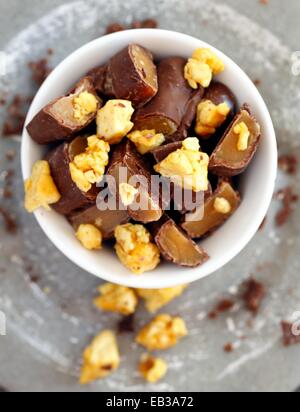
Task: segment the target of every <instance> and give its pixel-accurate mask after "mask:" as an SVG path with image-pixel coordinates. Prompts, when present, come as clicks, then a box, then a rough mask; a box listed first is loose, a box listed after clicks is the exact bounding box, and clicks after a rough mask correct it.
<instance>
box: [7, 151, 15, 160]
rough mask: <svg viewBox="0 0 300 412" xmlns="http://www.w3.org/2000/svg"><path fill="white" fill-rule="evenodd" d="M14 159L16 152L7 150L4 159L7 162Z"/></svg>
mask: <svg viewBox="0 0 300 412" xmlns="http://www.w3.org/2000/svg"><path fill="white" fill-rule="evenodd" d="M15 157H16V151H15V150H9V151H8V152H6V153H5V158H6V160H8V161H9V162H13V161H14V160H15Z"/></svg>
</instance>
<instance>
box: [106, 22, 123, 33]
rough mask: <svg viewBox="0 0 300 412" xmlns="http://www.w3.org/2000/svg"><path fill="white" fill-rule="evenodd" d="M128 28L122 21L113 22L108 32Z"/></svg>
mask: <svg viewBox="0 0 300 412" xmlns="http://www.w3.org/2000/svg"><path fill="white" fill-rule="evenodd" d="M123 30H126V27H125V26H123V24H120V23H112V24H110V25H109V26H107V28H106V34H112V33H117V32H119V31H123Z"/></svg>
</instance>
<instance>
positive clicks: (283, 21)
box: [0, 0, 300, 392]
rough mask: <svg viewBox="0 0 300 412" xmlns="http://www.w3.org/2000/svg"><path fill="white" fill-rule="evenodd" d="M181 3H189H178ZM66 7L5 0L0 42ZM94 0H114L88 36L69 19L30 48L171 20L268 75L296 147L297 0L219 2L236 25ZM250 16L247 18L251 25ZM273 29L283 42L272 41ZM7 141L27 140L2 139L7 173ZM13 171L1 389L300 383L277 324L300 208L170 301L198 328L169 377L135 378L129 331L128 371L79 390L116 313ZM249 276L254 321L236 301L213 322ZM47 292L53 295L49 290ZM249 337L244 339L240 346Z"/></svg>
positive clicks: (172, 358)
mask: <svg viewBox="0 0 300 412" xmlns="http://www.w3.org/2000/svg"><path fill="white" fill-rule="evenodd" d="M174 2H176V5H177V6H178V5H180V7H174V4H173V3H174ZM65 3H72V2H71V1H69V2H66V1H61V0H51V1H50V0H43V1H37V0H23V1H21V0H10V1H9V2H6V1H4V0H1V2H0V34H1V35H0V49H5V48H6V47H7V46H8V45H9V41H10V40H11V39H12V38H14V37H15V36H16V35H17V33H18V32H20V31H22V30H24V29H26V28H27V27H28V25H30V24H32V23H33V22H35V21H36V20H37V19H39V18H40V17H42V16H44V15H45V14H46V13H47V12H49V11H50V10H52V9H54V8H55V7H56V6H58V5H61V4H65ZM94 3H95V5H96V6H97V4H98V6H99V5H100V6H101V4H100V3H105V7H102V8H101V7H100V6H99V9H100V11H101V12H99V16H101V17H99V26H98V27H94V29H93V31H92V32H89V33H88V32H85V31H84V30H83V31H82V32H79V33H78V32H77V31H76V25H74V35H73V36H71V38H66V37H65V36H64V34H65V33H64V30H63V28H62V27H61V28H60V30H61V38H60V42H58V41H57V39H55V40H53V39H52V38H47V37H46V36H41V37H40V38H38V39H36V41H35V42H34V44H31V45H30V47H31V48H30V50H31V51H30V53H32V56H33V58H35V57H38V56H43V55H44V54H45V50H46V49H47V47H53V48H54V49H55V55H54V56H53V58H52V62H51V63H52V64H53V65H55V64H56V63H58V62H59V61H60V60H61V59H62V58H63V57H64V56H66V55H67V54H68V53H69V52H70V51H72V50H74V49H75V48H76V47H78V46H79V45H80V44H83V43H84V42H85V41H88V40H90V39H91V38H93V37H95V36H96V35H100V34H101V33H102V32H103V29H104V27H105V26H106V24H108V23H109V22H111V21H114V20H119V21H123V20H125V21H126V22H127V21H128V22H129V21H131V20H133V19H135V18H140V17H149V16H154V17H158V19H159V20H160V26H161V27H162V28H170V29H177V30H179V31H184V32H187V33H190V34H192V35H195V36H198V37H201V38H203V40H207V41H209V42H211V43H213V44H215V45H216V46H219V47H220V48H221V49H223V50H224V51H225V53H228V54H229V55H230V56H231V57H233V58H234V59H235V60H236V61H237V62H238V63H239V64H240V65H241V66H242V67H243V68H244V69H245V70H246V71H247V72H248V73H249V75H250V76H251V77H252V78H253V79H256V78H259V79H261V80H262V85H261V92H262V94H263V97H264V98H265V100H266V102H267V104H268V106H269V108H270V111H271V114H272V116H273V120H274V124H275V127H276V131H277V136H278V141H279V145H280V149H281V151H282V152H291V151H293V152H295V153H298V154H299V126H298V124H297V118H298V120H299V115H298V113H299V110H300V107H299V104H300V103H299V96H298V90H299V79H295V78H293V77H292V76H291V72H290V61H289V53H291V51H293V50H299V49H300V45H299V34H300V33H299V17H300V3H299V1H297V0H289V2H282V1H281V0H270V2H269V5H267V6H263V5H261V4H260V3H259V1H258V0H251V1H249V0H239V1H234V0H229V1H226V2H222V1H210V3H212V4H215V5H220V4H221V5H222V4H223V5H224V4H225V5H226V6H228V7H230V8H232V9H233V10H236V11H237V12H238V14H237V16H238V18H237V20H236V22H235V21H234V22H231V21H230V22H226V18H225V19H224V16H223V17H222V16H221V14H222V13H221V12H220V15H217V16H216V18H215V19H214V16H213V13H211V12H209V13H207V12H206V11H205V9H202V8H201V7H202V5H203V4H204V3H205V2H204V1H202V0H199V2H195V1H187V0H185V1H182V2H180V1H179V0H174V1H173V0H169V1H166V0H164V1H156V0H152V1H143V2H142V1H140V0H131V1H128V2H127V3H126V4H127V6H126V8H125V6H124V2H123V1H122V2H121V1H120V2H119V6H120V7H118V1H117V0H114V1H110V2H102V1H101V0H99V1H96V0H94ZM197 4H199V7H198V8H197ZM142 5H143V6H142ZM168 5H169V7H170V10H168ZM160 10H162V12H161V13H160ZM218 10H221V9H218ZM120 16H122V17H120ZM230 16H233V14H232V13H231V14H230ZM242 16H246V17H248V19H249V20H246V23H245V21H244V20H241V19H242ZM82 18H83V17H82ZM248 22H254V23H255V24H256V25H255V27H252V26H251V24H252V23H251V24H250V23H249V36H247V24H248ZM233 23H234V24H233ZM235 23H236V25H237V28H236V29H237V31H235V27H234V26H235ZM239 24H246V29H244V31H243V32H242V31H239V30H238V29H239V27H238V25H239ZM59 27H60V26H59ZM260 28H261V29H260ZM264 29H266V30H267V31H264ZM41 33H43V30H42V29H41ZM241 33H243V34H241ZM271 33H273V34H274V35H275V36H276V38H277V39H274V38H271V37H270V36H271ZM253 36H254V38H253ZM277 41H278V42H277ZM257 51H259V53H256V52H257ZM28 58H29V55H28ZM17 65H18V67H17V71H15V72H13V73H12V74H10V76H9V77H8V80H7V81H6V82H5V84H4V86H3V87H4V88H5V90H6V92H7V91H8V92H9V94H13V93H14V92H15V91H16V90H20V89H21V90H22V91H26V93H27V92H28V93H29V92H32V91H33V87H32V84H31V83H30V81H29V79H28V73H27V72H26V64H25V60H24V61H22V58H21V57H20V61H18V62H17ZM0 91H2V90H1V89H0ZM294 113H295V116H294V117H293V114H294ZM0 115H1V112H0ZM2 116H3V111H2ZM10 148H14V149H16V150H17V151H18V150H19V141H18V139H17V138H16V139H13V140H4V139H1V138H0V161H1V163H0V169H1V170H0V173H1V172H2V171H3V170H5V169H7V167H8V164H7V163H6V162H5V160H4V155H5V152H6V150H8V149H10ZM14 167H15V170H16V171H17V173H18V176H17V179H16V181H15V199H14V200H13V201H11V202H10V203H8V202H6V205H7V206H9V207H10V209H11V210H12V212H14V213H15V215H16V216H17V217H18V220H19V222H20V232H19V234H18V236H15V237H11V236H7V234H5V232H4V231H3V229H2V227H0V245H1V247H0V266H1V268H4V270H3V271H2V273H0V310H2V311H4V312H5V313H6V315H7V329H8V333H7V336H6V337H1V336H0V386H1V385H2V386H4V387H5V388H7V389H8V390H10V391H105V390H112V391H119V390H120V391H121V390H132V391H136V392H140V391H147V390H156V391H164V390H167V391H168V390H185V391H187V390H194V391H293V390H295V388H296V387H297V386H299V382H300V362H299V356H300V347H293V348H289V349H283V348H282V345H281V343H280V328H279V323H280V320H281V319H283V318H287V317H289V316H290V315H291V314H292V313H293V312H295V311H297V310H298V311H299V310H300V286H299V269H300V267H299V266H300V265H299V263H300V262H299V245H300V243H299V208H297V210H296V211H295V214H294V216H293V219H292V220H291V221H290V222H289V223H288V224H287V225H286V227H284V228H283V229H280V230H278V229H275V228H274V226H273V215H274V213H275V212H276V210H277V208H278V204H277V203H276V202H274V204H273V205H272V207H271V211H270V214H269V218H268V222H267V226H266V228H265V229H264V231H263V232H261V233H259V234H258V235H257V236H256V238H255V239H254V240H253V241H252V242H251V244H250V245H249V246H248V247H247V248H246V250H245V251H244V252H243V253H242V254H241V255H240V256H239V257H238V258H236V259H235V260H234V261H233V262H232V263H230V265H227V266H226V267H225V268H224V269H222V270H221V271H219V272H218V273H216V274H214V275H213V276H211V277H210V278H208V279H205V280H203V281H201V282H197V283H196V284H195V285H193V286H192V287H191V288H190V289H189V290H188V291H187V292H186V294H185V295H184V296H183V297H182V298H180V299H179V300H177V301H176V302H174V303H172V305H170V308H168V309H167V311H170V312H171V313H179V314H180V315H182V316H183V317H184V318H185V319H186V320H187V323H188V327H189V329H190V331H191V334H190V337H189V338H188V339H186V340H185V341H184V342H182V343H181V344H180V345H178V347H176V348H174V349H173V350H171V351H169V352H168V353H167V354H164V355H163V356H164V357H165V358H166V359H167V360H168V362H169V364H170V371H169V374H168V376H167V378H166V379H165V380H164V381H163V382H162V383H160V384H158V385H155V386H153V387H152V386H150V387H149V386H148V385H146V384H144V383H143V382H142V381H141V379H140V378H139V377H138V376H137V374H136V363H137V361H138V356H139V355H138V354H139V353H140V351H139V350H138V349H137V348H136V347H135V346H134V345H133V344H132V336H122V337H121V338H120V346H121V352H122V360H123V362H122V367H121V369H120V371H118V372H117V373H116V374H115V375H114V376H113V377H111V378H109V379H108V380H106V381H101V382H99V383H95V384H94V385H91V386H90V387H87V388H81V387H79V386H78V385H77V383H76V382H77V376H78V370H79V366H80V357H81V351H82V349H83V348H84V347H85V345H86V344H87V343H88V341H89V339H90V338H91V337H92V336H93V335H95V334H96V333H97V332H98V331H99V330H101V329H102V328H103V327H110V328H113V327H114V326H115V324H116V323H117V321H118V317H117V316H114V315H109V314H105V315H103V314H101V313H99V312H97V311H96V310H95V309H94V308H93V307H92V303H91V302H92V298H93V296H95V288H96V286H98V285H99V281H98V280H97V279H95V278H93V277H92V276H90V275H88V274H85V273H82V271H80V270H79V269H78V268H76V267H75V266H74V265H73V264H72V263H70V262H68V261H66V259H65V258H64V257H63V256H62V255H61V254H60V253H59V252H58V251H56V250H55V249H54V247H53V246H52V245H51V244H50V243H49V241H48V240H47V239H46V238H45V236H44V235H43V234H42V233H41V230H40V229H39V227H38V226H37V224H36V222H35V220H34V219H33V218H32V217H30V216H29V217H28V216H27V215H26V214H25V213H24V211H23V210H22V196H23V193H22V182H21V178H20V174H19V161H18V158H17V159H16V161H15V165H14ZM286 184H293V185H294V187H295V190H296V191H297V192H299V190H298V189H299V173H298V175H297V176H296V177H294V178H287V177H286V176H284V175H282V174H280V175H279V178H278V187H282V186H284V185H286ZM27 261H30V264H32V265H33V267H34V270H35V271H36V272H37V273H38V275H39V278H40V281H39V283H38V284H37V285H32V284H30V282H29V278H28V271H26V262H27ZM258 266H259V268H258ZM251 274H252V275H254V276H255V277H257V278H258V279H260V280H262V281H263V282H264V283H265V284H266V285H267V287H268V290H269V293H268V297H267V299H266V301H265V302H264V306H263V310H262V312H261V313H260V314H259V316H258V317H257V318H255V319H251V316H250V315H249V314H248V313H246V312H245V311H244V310H243V309H242V308H240V307H239V305H240V303H238V305H237V307H236V310H235V311H234V312H232V313H230V314H228V315H225V316H222V317H220V319H218V320H216V321H215V322H211V321H209V320H207V319H206V318H205V314H206V313H207V312H208V311H209V310H210V309H211V308H212V307H213V305H214V303H215V302H216V301H217V300H218V299H219V298H220V297H221V296H224V295H225V296H227V295H233V296H235V294H236V289H237V287H238V285H240V283H241V282H242V281H243V279H246V278H248V277H249V276H250V275H251ZM45 288H46V289H48V291H51V293H46V290H45ZM237 301H238V302H239V300H238V299H237ZM148 319H149V315H147V314H146V313H145V311H144V310H143V309H141V310H140V311H139V313H138V316H137V323H138V325H142V324H143V323H144V322H145V321H146V320H148ZM250 319H251V322H252V323H253V326H252V327H251V328H250V327H249V326H248V325H249V320H250ZM232 322H233V323H234V325H235V327H234V328H232ZM230 325H231V326H230ZM242 334H244V335H246V336H247V340H246V341H245V342H242V343H241V342H240V340H239V337H240V336H241V335H242ZM229 341H230V342H234V343H235V342H237V343H239V345H241V346H238V347H237V349H236V351H235V352H234V353H233V354H230V355H228V354H224V353H223V351H222V347H223V345H224V344H225V343H227V342H229ZM224 373H225V374H224Z"/></svg>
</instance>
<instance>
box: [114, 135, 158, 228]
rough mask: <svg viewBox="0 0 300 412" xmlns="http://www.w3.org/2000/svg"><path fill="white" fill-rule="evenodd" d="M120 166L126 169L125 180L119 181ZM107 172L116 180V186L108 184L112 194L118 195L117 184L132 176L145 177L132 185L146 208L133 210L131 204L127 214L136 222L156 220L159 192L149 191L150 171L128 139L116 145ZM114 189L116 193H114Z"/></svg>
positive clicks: (138, 200)
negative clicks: (142, 180)
mask: <svg viewBox="0 0 300 412" xmlns="http://www.w3.org/2000/svg"><path fill="white" fill-rule="evenodd" d="M120 168H125V169H126V170H127V182H126V181H125V182H123V181H122V182H121V181H120ZM107 174H108V175H110V176H113V177H114V179H115V182H116V187H112V186H111V185H110V183H109V182H108V184H109V188H110V191H111V193H112V195H116V196H117V197H118V196H119V184H120V183H128V182H129V179H130V178H132V177H134V176H141V177H143V178H144V179H145V182H141V184H140V185H139V184H135V185H134V187H135V188H136V189H138V191H139V193H138V195H137V197H136V200H137V202H140V204H145V205H146V207H145V209H146V210H142V208H138V210H134V207H133V206H128V213H129V216H130V217H131V218H132V219H133V220H136V221H138V222H142V223H149V222H156V221H158V220H159V219H160V218H161V217H162V215H163V211H162V208H161V200H160V196H159V193H157V194H155V193H152V194H151V193H150V190H151V172H150V169H149V167H148V165H147V164H146V162H145V160H144V159H143V158H142V156H141V155H140V154H139V153H138V152H137V150H136V148H135V146H134V144H133V143H131V142H130V141H129V140H128V139H126V140H124V141H123V142H122V143H121V144H120V145H119V146H117V147H116V149H115V151H114V153H113V155H112V158H111V162H110V166H109V168H108V171H107ZM115 191H116V193H115Z"/></svg>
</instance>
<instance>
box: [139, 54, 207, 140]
mask: <svg viewBox="0 0 300 412" xmlns="http://www.w3.org/2000/svg"><path fill="white" fill-rule="evenodd" d="M185 64H186V60H185V59H183V58H181V57H171V58H168V59H164V60H162V61H161V62H160V63H159V65H158V69H157V72H158V93H157V95H156V96H155V97H154V98H153V99H152V100H151V101H150V102H149V103H148V104H147V105H146V106H144V107H142V108H141V109H139V110H138V111H137V112H136V114H135V117H134V123H135V129H136V130H145V129H155V130H156V132H157V133H163V134H164V135H165V136H171V135H174V133H176V132H177V131H178V129H179V128H180V127H181V126H182V130H181V134H182V133H183V136H184V131H185V130H186V128H187V127H189V125H190V123H191V122H192V120H193V118H194V116H195V112H196V106H197V102H199V101H200V100H201V97H202V96H203V89H202V88H201V89H199V90H196V91H195V90H193V89H192V88H191V87H189V85H188V83H187V82H186V80H185V78H184V67H185ZM191 108H192V109H191ZM183 138H184V137H183ZM180 139H181V140H182V138H181V137H180V135H179V136H175V138H174V139H173V140H180ZM171 140H172V138H171Z"/></svg>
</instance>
